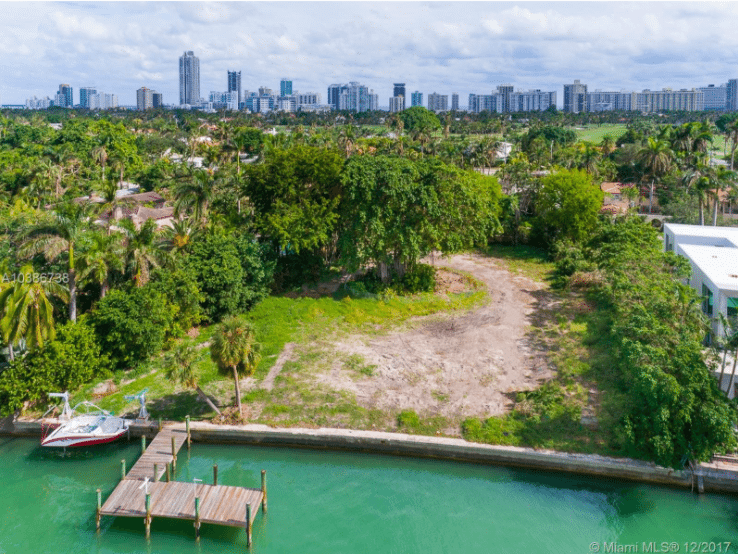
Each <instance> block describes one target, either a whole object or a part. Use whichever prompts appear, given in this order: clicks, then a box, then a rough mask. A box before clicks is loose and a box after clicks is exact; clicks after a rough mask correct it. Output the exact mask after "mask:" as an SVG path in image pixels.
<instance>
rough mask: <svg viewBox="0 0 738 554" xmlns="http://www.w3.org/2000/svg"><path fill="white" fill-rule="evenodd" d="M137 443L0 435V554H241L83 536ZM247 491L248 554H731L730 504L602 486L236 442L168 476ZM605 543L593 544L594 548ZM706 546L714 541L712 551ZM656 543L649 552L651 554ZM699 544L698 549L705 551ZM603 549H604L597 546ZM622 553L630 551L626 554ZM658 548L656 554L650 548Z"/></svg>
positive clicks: (209, 539)
mask: <svg viewBox="0 0 738 554" xmlns="http://www.w3.org/2000/svg"><path fill="white" fill-rule="evenodd" d="M139 449H140V445H138V443H134V442H131V443H126V442H121V443H117V444H112V445H105V446H102V447H96V448H94V449H88V450H74V451H69V452H68V453H67V456H66V457H62V455H61V453H60V452H56V451H49V450H46V449H44V450H41V448H39V447H38V446H37V443H36V442H33V441H31V440H26V439H2V438H0V459H1V460H2V464H0V483H2V484H1V485H0V487H1V488H0V491H2V493H3V494H2V495H1V496H0V498H1V499H2V500H1V501H2V508H0V516H1V517H0V552H2V553H3V554H6V553H7V554H16V553H18V554H20V553H46V552H48V553H53V554H72V553H75V554H76V553H88V552H93V553H120V552H125V553H137V552H145V553H171V554H183V553H188V554H189V553H193V554H194V553H198V554H202V553H211V552H212V553H216V552H217V553H227V552H245V551H246V536H245V533H244V531H242V530H240V529H234V528H226V527H217V526H211V525H203V527H202V537H201V540H200V542H199V543H197V542H195V540H194V530H193V527H192V522H184V521H178V522H172V521H165V520H156V519H155V520H154V522H153V525H152V532H151V539H150V541H149V542H148V543H147V541H146V539H145V537H144V525H143V521H142V520H141V518H135V519H133V518H107V517H104V518H103V527H102V530H101V532H100V534H99V535H98V534H96V533H95V517H94V513H95V502H96V496H95V489H97V488H98V487H99V488H101V489H102V491H103V498H106V497H107V495H108V494H110V492H111V491H112V490H113V488H114V487H115V485H116V484H117V482H118V480H119V478H120V460H121V458H125V459H126V462H127V466H128V467H129V468H130V467H131V465H132V464H133V462H135V460H136V458H137V456H138V454H139ZM214 463H217V464H218V467H219V482H220V483H221V484H225V485H242V486H251V487H258V486H260V482H261V477H260V471H261V469H266V470H267V475H268V485H269V489H268V490H269V512H268V514H267V515H266V517H262V514H261V513H259V515H258V516H257V518H256V521H255V523H254V545H253V549H252V551H253V552H258V553H264V554H267V553H291V552H299V553H301V554H311V553H321V554H325V553H385V552H388V553H389V552H406V553H415V552H418V553H426V552H438V553H456V552H459V553H475V552H480V553H481V552H483V553H491V552H494V553H514V554H520V553H535V554H537V553H549V552H550V553H569V552H571V553H582V554H584V553H586V552H591V551H592V550H590V544H591V543H593V542H595V543H597V546H599V548H600V552H606V551H607V550H606V548H613V547H612V546H611V544H610V543H618V544H619V545H634V544H635V545H638V550H637V551H638V552H643V551H644V550H643V544H642V543H643V542H644V541H645V542H650V541H655V542H656V543H661V542H662V541H666V542H675V543H677V547H678V548H679V550H678V551H680V552H687V551H690V550H691V545H687V546H689V547H690V549H688V550H685V544H684V543H685V542H691V541H696V542H700V541H706V542H708V543H709V542H713V543H715V544H714V545H713V547H714V548H715V550H714V551H717V552H719V551H720V550H719V548H720V547H722V551H723V552H724V551H725V544H724V543H725V542H732V543H734V544H731V545H730V547H729V549H728V552H736V551H738V498H736V497H730V496H722V495H712V494H707V495H702V496H698V495H693V494H690V493H689V492H684V491H680V490H671V489H666V488H655V487H648V486H645V485H639V484H631V483H621V482H610V481H607V480H604V479H587V478H572V477H568V476H564V475H560V474H541V473H536V472H531V471H518V470H511V469H504V468H496V467H487V466H481V465H470V464H460V463H452V462H438V461H428V460H415V459H410V458H396V457H390V456H371V455H363V454H362V455H359V454H350V453H340V452H338V453H337V452H318V451H311V450H294V449H286V448H284V449H282V448H260V447H246V446H206V445H201V444H194V445H193V447H192V450H191V452H190V453H189V454H188V453H187V450H186V449H184V450H182V452H181V454H180V457H179V467H178V469H177V475H176V477H177V480H180V481H192V479H193V478H199V479H203V481H204V482H206V483H208V482H212V467H213V464H214ZM603 543H604V545H603ZM717 543H722V544H721V545H720V546H718V544H717ZM659 547H660V545H659V544H657V545H656V546H655V548H659ZM709 548H710V547H709V546H708V550H705V551H710V550H709ZM610 551H616V550H610ZM631 551H634V550H631ZM652 551H658V550H652Z"/></svg>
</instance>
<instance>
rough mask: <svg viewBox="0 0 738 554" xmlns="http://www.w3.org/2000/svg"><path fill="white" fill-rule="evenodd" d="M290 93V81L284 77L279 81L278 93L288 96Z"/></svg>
mask: <svg viewBox="0 0 738 554" xmlns="http://www.w3.org/2000/svg"><path fill="white" fill-rule="evenodd" d="M291 94H292V81H291V80H290V79H287V78H286V77H285V78H284V79H282V80H281V81H280V82H279V95H280V96H290V95H291Z"/></svg>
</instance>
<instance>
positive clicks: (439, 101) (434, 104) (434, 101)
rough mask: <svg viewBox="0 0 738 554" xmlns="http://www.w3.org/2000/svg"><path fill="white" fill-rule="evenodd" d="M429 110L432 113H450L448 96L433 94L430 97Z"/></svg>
mask: <svg viewBox="0 0 738 554" xmlns="http://www.w3.org/2000/svg"><path fill="white" fill-rule="evenodd" d="M428 109H429V110H430V111H432V112H447V111H448V94H436V93H435V92H434V93H433V94H429V95H428Z"/></svg>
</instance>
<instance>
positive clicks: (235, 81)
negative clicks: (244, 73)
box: [228, 71, 241, 107]
mask: <svg viewBox="0 0 738 554" xmlns="http://www.w3.org/2000/svg"><path fill="white" fill-rule="evenodd" d="M228 92H237V93H238V105H239V107H240V106H241V72H240V71H229V72H228Z"/></svg>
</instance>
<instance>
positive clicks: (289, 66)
mask: <svg viewBox="0 0 738 554" xmlns="http://www.w3.org/2000/svg"><path fill="white" fill-rule="evenodd" d="M3 6H4V8H5V12H6V17H5V18H4V19H5V21H4V25H3V27H4V32H3V35H4V36H3V37H2V38H0V60H2V61H1V62H0V67H2V69H3V74H4V76H5V78H4V79H3V81H2V82H1V83H0V103H3V104H22V103H24V102H25V99H26V98H29V97H32V96H37V97H40V98H42V97H45V96H47V95H48V96H52V95H53V94H54V93H55V91H56V90H57V89H58V86H59V83H70V84H71V85H72V87H74V88H76V89H77V91H78V90H79V89H80V88H81V87H86V86H92V87H95V88H96V89H97V90H105V91H111V92H113V93H115V94H117V95H118V97H119V103H120V104H121V105H135V104H136V91H137V90H138V89H140V88H141V87H148V88H151V89H155V90H157V91H160V92H161V93H162V94H163V97H164V99H165V102H166V103H167V104H176V99H178V98H179V90H178V84H179V75H178V59H179V57H180V56H182V53H183V52H185V51H193V52H194V53H195V56H197V57H198V58H199V59H200V79H201V86H200V96H203V97H204V96H207V93H208V91H213V90H215V91H226V90H227V71H229V70H231V71H241V72H242V88H243V90H257V89H258V87H261V86H267V87H270V88H275V89H277V90H279V89H278V84H279V82H280V81H281V79H282V78H284V76H285V75H287V76H289V78H290V80H291V81H292V82H293V88H294V90H296V91H300V92H313V91H314V92H320V93H322V94H325V91H326V89H327V87H328V86H329V85H330V84H331V83H346V82H350V81H357V82H361V83H363V84H365V85H366V86H367V87H368V88H370V89H373V90H374V91H375V93H376V94H377V95H378V97H379V103H380V106H386V105H387V104H388V101H389V98H390V97H391V96H392V94H393V85H394V83H399V82H403V83H405V84H406V87H407V91H414V90H418V91H421V92H424V93H425V95H426V97H427V95H428V94H430V93H432V92H438V93H439V94H447V95H449V96H450V95H451V94H452V93H454V92H456V93H458V94H459V97H460V98H461V101H462V105H463V104H464V103H465V99H466V98H468V95H469V93H475V94H490V93H491V92H492V91H494V90H496V87H497V86H498V85H502V84H505V83H512V84H513V85H514V86H515V89H516V90H518V89H519V90H529V89H540V90H551V91H557V92H558V93H559V94H558V98H557V101H558V105H559V107H562V105H563V94H562V90H563V85H564V84H569V83H573V82H574V81H575V80H580V81H581V82H582V83H586V84H588V86H589V90H590V91H594V90H596V89H602V90H621V89H625V90H634V91H640V90H643V89H648V88H650V89H652V90H660V89H661V88H664V87H672V88H674V89H681V88H692V87H703V86H707V85H708V84H715V85H720V84H723V83H725V82H727V81H728V79H730V78H733V77H734V76H735V75H734V73H735V71H734V70H733V67H735V65H736V57H737V56H738V54H735V53H734V52H736V50H737V49H736V46H738V37H735V36H734V34H733V33H732V32H730V20H731V19H732V18H731V16H735V15H738V5H730V4H727V5H721V4H717V3H698V4H685V3H672V2H658V3H627V2H622V3H604V2H603V3H600V2H598V3H587V2H576V3H571V2H559V3H547V4H542V3H537V2H523V3H507V2H492V3H468V4H464V9H460V8H459V6H460V4H459V3H453V4H449V3H442V2H438V3H420V2H417V3H389V2H388V3H378V4H375V3H373V4H368V3H330V4H325V3H282V2H280V3H276V4H270V3H259V4H239V3H234V4H230V3H228V4H188V3H179V2H176V3H136V4H130V3H127V4H125V5H123V4H121V3H115V2H111V3H94V2H90V3H38V4H33V6H34V9H28V6H29V4H27V3H23V4H18V3H4V4H3ZM338 7H340V9H337V8H338ZM277 14H278V17H277ZM247 21H248V23H249V25H248V27H247V28H246V30H244V28H245V27H244V25H243V23H244V22H247ZM29 68H30V70H29ZM77 91H75V93H77Z"/></svg>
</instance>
